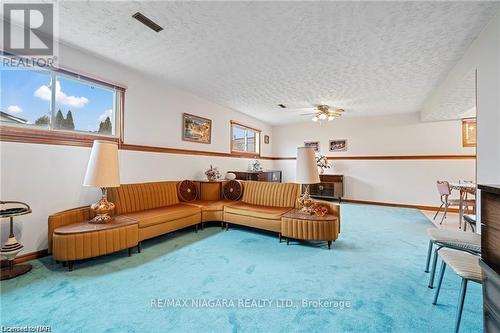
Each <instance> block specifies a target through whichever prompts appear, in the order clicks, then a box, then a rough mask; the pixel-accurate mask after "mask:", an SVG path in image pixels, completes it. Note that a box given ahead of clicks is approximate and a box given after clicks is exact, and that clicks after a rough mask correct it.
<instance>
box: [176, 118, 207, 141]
mask: <svg viewBox="0 0 500 333" xmlns="http://www.w3.org/2000/svg"><path fill="white" fill-rule="evenodd" d="M182 140H184V141H191V142H199V143H210V142H211V141H212V120H210V119H207V118H203V117H198V116H195V115H192V114H189V113H183V114H182Z"/></svg>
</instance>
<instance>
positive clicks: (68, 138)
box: [0, 53, 126, 147]
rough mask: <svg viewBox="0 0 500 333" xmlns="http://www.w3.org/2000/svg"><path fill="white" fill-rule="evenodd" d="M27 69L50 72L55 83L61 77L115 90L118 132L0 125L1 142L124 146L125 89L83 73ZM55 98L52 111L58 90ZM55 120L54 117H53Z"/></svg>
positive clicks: (49, 69) (115, 124) (115, 123)
mask: <svg viewBox="0 0 500 333" xmlns="http://www.w3.org/2000/svg"><path fill="white" fill-rule="evenodd" d="M0 56H4V57H5V56H10V57H12V56H11V55H9V54H7V53H0ZM26 70H31V71H39V72H46V73H47V74H48V75H49V76H50V79H51V82H55V81H54V80H56V78H57V77H61V78H65V79H67V80H73V81H76V82H82V84H90V85H93V86H96V87H99V88H101V89H107V90H114V101H113V106H114V113H115V114H114V118H115V122H114V124H113V125H114V130H115V133H114V134H111V135H108V134H99V133H91V132H86V131H81V130H65V129H53V128H37V127H34V126H29V125H23V124H12V125H11V124H9V125H6V124H2V123H0V141H8V142H21V143H40V144H52V145H68V146H82V147H91V146H92V144H93V142H94V140H103V139H105V140H107V141H113V142H117V143H119V144H123V129H124V106H125V92H126V88H125V87H124V86H120V85H116V84H113V83H108V82H105V81H101V80H98V79H95V78H92V77H90V76H88V75H83V74H79V73H77V72H74V71H69V70H66V69H62V68H55V67H47V68H33V69H31V68H26ZM51 91H52V98H51V101H50V103H51V106H50V109H51V110H52V112H54V107H55V103H56V101H55V89H51ZM50 116H51V117H52V114H51V115H50Z"/></svg>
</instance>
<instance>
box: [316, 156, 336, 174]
mask: <svg viewBox="0 0 500 333" xmlns="http://www.w3.org/2000/svg"><path fill="white" fill-rule="evenodd" d="M316 165H317V166H318V168H320V173H321V174H323V172H324V171H325V170H324V169H329V168H331V167H332V165H331V163H330V162H328V158H327V157H326V156H325V155H322V154H318V155H316Z"/></svg>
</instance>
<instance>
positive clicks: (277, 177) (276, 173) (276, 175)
mask: <svg viewBox="0 0 500 333" xmlns="http://www.w3.org/2000/svg"><path fill="white" fill-rule="evenodd" d="M229 172H232V173H234V174H235V175H236V179H238V180H254V181H258V182H274V183H281V170H269V171H229Z"/></svg>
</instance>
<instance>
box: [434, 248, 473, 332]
mask: <svg viewBox="0 0 500 333" xmlns="http://www.w3.org/2000/svg"><path fill="white" fill-rule="evenodd" d="M439 256H440V257H441V259H442V260H443V262H442V263H441V270H440V272H439V280H438V285H437V289H436V293H435V295H434V301H433V302H432V304H433V305H436V304H437V301H438V297H439V292H440V291H441V284H442V283H443V276H444V272H445V270H446V266H450V267H451V268H452V269H453V271H455V273H456V274H457V275H458V276H460V277H461V278H462V284H461V286H460V295H459V297H458V308H457V314H456V317H455V333H458V331H459V330H460V321H461V320H462V312H463V309H464V300H465V294H466V292H467V284H468V282H469V281H473V282H476V283H480V284H481V283H482V273H481V267H480V266H479V257H478V256H477V255H472V254H470V253H465V252H463V251H457V250H450V249H443V250H441V251H440V252H439Z"/></svg>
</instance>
